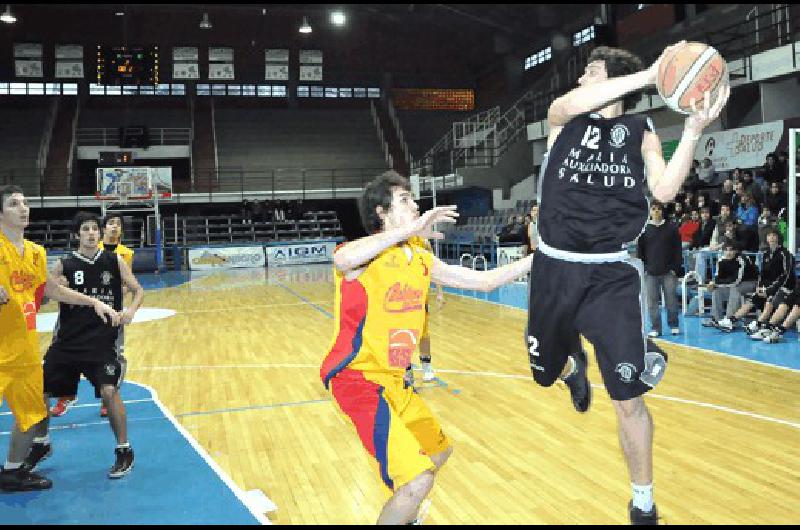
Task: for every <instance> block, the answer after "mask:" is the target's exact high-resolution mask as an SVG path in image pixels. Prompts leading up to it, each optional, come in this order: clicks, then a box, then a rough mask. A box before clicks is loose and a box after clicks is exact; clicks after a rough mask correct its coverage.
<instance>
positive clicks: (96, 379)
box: [25, 212, 144, 478]
mask: <svg viewBox="0 0 800 530" xmlns="http://www.w3.org/2000/svg"><path fill="white" fill-rule="evenodd" d="M73 231H74V233H75V234H76V235H77V236H78V238H79V240H80V245H79V247H78V251H77V252H73V253H72V254H71V255H70V256H68V257H65V258H62V259H61V260H60V261H59V262H58V263H57V264H56V265H55V267H54V269H53V276H54V277H56V278H58V277H60V276H63V277H65V278H66V279H67V281H68V282H69V287H70V288H72V289H74V290H76V291H78V292H80V293H84V294H86V295H88V296H90V297H92V298H95V299H97V300H101V301H102V302H105V303H107V304H108V305H110V306H111V307H112V308H114V310H115V311H117V312H120V313H121V316H120V326H119V327H112V326H110V325H108V324H104V323H103V322H102V321H101V320H100V319H99V318H98V317H97V316H96V315H94V314H93V313H91V312H87V311H85V310H84V309H83V308H82V307H78V306H72V305H68V304H61V305H60V306H59V314H58V323H57V324H56V330H55V332H54V334H53V342H52V344H51V345H50V348H49V349H48V350H47V354H46V355H45V359H44V391H45V401H49V398H50V396H69V395H75V394H76V393H77V390H78V382H79V380H80V376H81V374H83V375H84V376H85V377H86V379H88V380H89V382H91V383H92V385H93V386H94V388H95V397H99V398H102V399H103V401H104V403H107V404H108V412H109V414H108V415H109V423H110V424H111V430H112V431H113V432H114V436H115V437H116V440H117V447H116V450H115V453H116V461H115V463H114V465H113V466H112V467H111V470H110V471H109V473H108V476H109V478H120V477H123V476H125V475H126V474H128V473H129V472H130V471H131V469H132V468H133V449H132V448H131V446H130V443H129V442H128V432H127V430H128V427H127V419H126V414H125V405H124V404H123V403H122V399H121V398H120V395H119V385H120V384H121V383H122V379H123V377H124V374H125V367H126V364H127V363H125V361H124V358H122V357H120V353H121V340H122V326H123V325H125V324H130V323H131V322H132V321H133V317H134V315H135V314H136V310H137V309H138V308H139V306H140V305H141V304H142V300H143V299H144V289H142V287H141V285H139V282H137V281H136V278H135V277H134V275H133V273H132V272H131V270H130V268H129V267H128V265H127V264H126V263H125V260H124V259H123V258H122V256H119V255H118V254H115V253H113V252H108V251H106V250H102V249H100V248H99V245H98V243H99V242H100V220H99V219H98V217H97V216H96V215H95V214H92V213H86V212H80V213H78V214H77V215H76V216H75V220H74V222H73ZM123 286H124V287H126V288H127V289H128V290H130V291H131V292H133V301H132V302H131V305H130V307H128V308H127V309H125V310H124V311H123V310H122V293H123ZM48 427H49V418H45V419H44V420H43V421H42V422H40V423H39V424H37V425H36V426H35V427H34V429H35V436H36V437H35V438H34V443H33V446H32V448H31V451H30V454H29V455H28V458H27V459H26V460H25V464H26V466H27V467H28V468H29V469H33V468H35V467H36V465H37V464H38V463H39V462H40V461H41V460H42V459H44V458H46V457H47V456H49V455H50V454H52V446H51V444H50V439H49V436H48Z"/></svg>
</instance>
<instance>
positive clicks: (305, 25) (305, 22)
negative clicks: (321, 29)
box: [298, 17, 311, 33]
mask: <svg viewBox="0 0 800 530" xmlns="http://www.w3.org/2000/svg"><path fill="white" fill-rule="evenodd" d="M298 31H299V32H300V33H311V26H310V25H309V23H308V19H307V18H306V17H303V25H302V26H300V29H299V30H298Z"/></svg>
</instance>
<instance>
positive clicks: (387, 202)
mask: <svg viewBox="0 0 800 530" xmlns="http://www.w3.org/2000/svg"><path fill="white" fill-rule="evenodd" d="M396 187H399V188H402V189H404V190H406V191H411V183H410V182H409V181H408V179H407V178H405V177H403V176H402V175H400V174H399V173H397V172H396V171H391V170H390V171H386V172H385V173H381V174H380V175H378V176H377V177H376V178H375V180H373V181H372V182H370V183H369V184H367V185H366V187H365V188H364V192H363V193H362V194H361V198H360V199H359V200H358V211H359V213H360V214H361V223H362V224H363V225H364V230H366V231H367V233H368V234H374V233H376V232H380V231H381V228H383V221H381V218H380V217H378V214H377V212H376V211H375V208H377V207H378V206H380V207H382V208H383V209H384V211H386V210H388V209H389V207H390V206H391V205H392V188H396Z"/></svg>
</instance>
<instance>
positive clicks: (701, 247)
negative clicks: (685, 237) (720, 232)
mask: <svg viewBox="0 0 800 530" xmlns="http://www.w3.org/2000/svg"><path fill="white" fill-rule="evenodd" d="M715 227H716V221H714V219H712V218H711V209H710V208H709V207H708V206H704V207H703V208H702V209H701V210H700V228H699V229H698V230H697V232H695V233H694V236H693V237H692V243H691V245H690V246H689V248H690V249H691V250H692V251H693V252H692V253H691V254H690V256H689V258H690V259H689V266H690V267H691V268H693V269H694V271H695V272H696V273H697V276H698V277H699V278H700V281H701V282H705V279H706V277H707V276H706V274H707V272H706V269H707V268H708V259H709V255H708V252H706V251H707V250H708V248H709V247H710V246H711V237H712V236H713V235H714V228H715Z"/></svg>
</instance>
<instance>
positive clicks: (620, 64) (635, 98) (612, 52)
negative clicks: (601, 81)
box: [587, 46, 644, 111]
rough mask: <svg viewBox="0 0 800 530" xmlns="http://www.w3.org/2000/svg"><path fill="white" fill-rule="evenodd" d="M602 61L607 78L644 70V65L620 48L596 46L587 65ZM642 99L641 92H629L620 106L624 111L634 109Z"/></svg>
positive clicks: (634, 56) (635, 56)
mask: <svg viewBox="0 0 800 530" xmlns="http://www.w3.org/2000/svg"><path fill="white" fill-rule="evenodd" d="M594 61H603V62H605V64H606V73H608V78H609V79H611V78H613V77H622V76H624V75H630V74H635V73H636V72H641V71H642V70H644V63H643V62H642V60H641V59H640V58H639V57H638V56H637V55H634V54H632V53H631V52H629V51H628V50H623V49H622V48H611V47H609V46H598V47H597V48H595V49H594V50H592V53H591V54H589V59H588V61H587V64H588V63H592V62H594ZM641 99H642V93H641V92H631V93H630V94H628V95H626V96H625V97H624V98H623V100H622V105H623V107H624V109H625V110H626V111H628V110H630V109H632V108H634V107H635V106H636V104H637V103H639V101H640V100H641Z"/></svg>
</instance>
